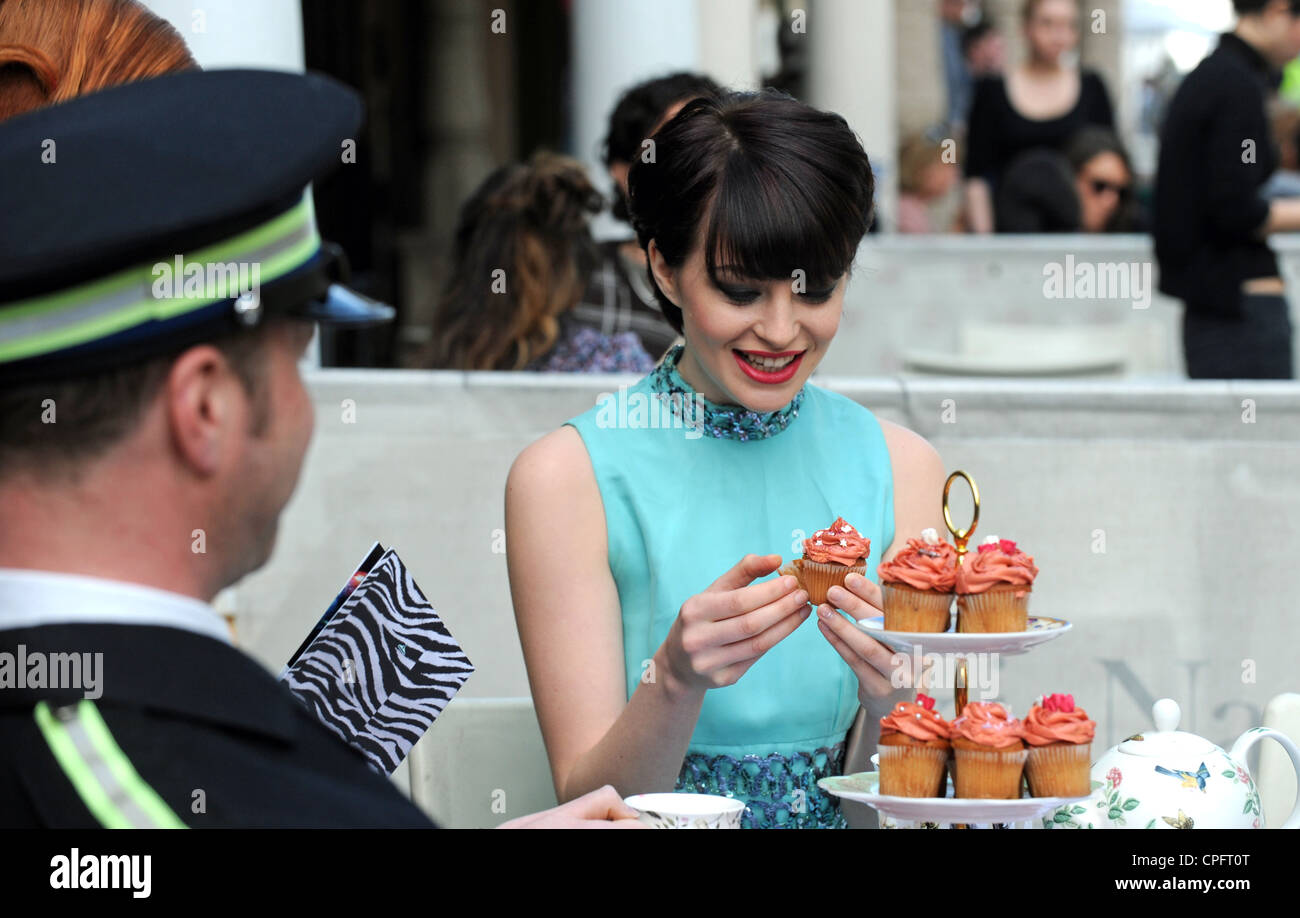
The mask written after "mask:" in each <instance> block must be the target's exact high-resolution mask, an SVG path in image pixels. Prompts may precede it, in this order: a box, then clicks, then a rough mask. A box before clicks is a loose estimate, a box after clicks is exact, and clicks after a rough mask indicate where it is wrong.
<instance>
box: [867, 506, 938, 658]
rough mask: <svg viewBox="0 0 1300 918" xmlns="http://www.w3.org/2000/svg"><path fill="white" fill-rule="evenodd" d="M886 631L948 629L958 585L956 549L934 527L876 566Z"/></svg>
mask: <svg viewBox="0 0 1300 918" xmlns="http://www.w3.org/2000/svg"><path fill="white" fill-rule="evenodd" d="M876 573H877V575H878V576H879V578H880V592H881V596H882V598H883V600H884V608H885V622H884V627H885V630H886V631H910V632H914V633H915V632H920V633H935V632H940V631H947V630H948V624H949V619H950V618H951V614H952V596H953V591H954V589H955V588H956V586H955V585H956V575H957V550H956V549H955V548H953V547H952V545H950V544H949V543H948V542H946V541H944V540H942V539H940V538H939V533H938V531H937V530H935V529H933V528H927V529H924V530H922V531H921V538H919V539H908V540H907V545H906V546H905V547H904V548H903V549H902V550H900V551H899V552H898V553H897V554H896V555H894V558H893V560H892V561H882V562H880V566H879V567H877V568H876Z"/></svg>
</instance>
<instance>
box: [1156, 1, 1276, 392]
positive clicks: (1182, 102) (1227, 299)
mask: <svg viewBox="0 0 1300 918" xmlns="http://www.w3.org/2000/svg"><path fill="white" fill-rule="evenodd" d="M1233 6H1234V7H1235V8H1236V11H1237V15H1238V19H1237V25H1236V28H1235V29H1234V30H1233V31H1232V32H1228V33H1226V34H1224V35H1223V36H1222V37H1221V38H1220V39H1219V44H1218V47H1217V48H1215V50H1214V51H1213V52H1212V53H1211V54H1210V55H1209V56H1207V57H1206V58H1205V60H1203V61H1201V63H1200V64H1198V65H1197V66H1196V69H1195V70H1193V71H1192V72H1191V73H1190V74H1188V75H1187V78H1186V79H1184V80H1183V82H1182V85H1181V86H1180V87H1179V88H1178V91H1177V93H1175V94H1174V98H1173V100H1172V101H1171V102H1170V103H1169V107H1168V110H1167V111H1166V114H1165V121H1164V128H1163V130H1162V131H1161V135H1160V159H1159V165H1158V169H1157V173H1156V191H1155V207H1154V211H1155V212H1154V221H1153V234H1154V236H1155V254H1156V260H1157V262H1158V263H1159V267H1160V282H1159V286H1160V291H1161V292H1162V293H1165V294H1167V295H1169V296H1172V297H1176V298H1178V299H1180V300H1182V301H1183V304H1184V310H1183V354H1184V357H1185V358H1186V362H1187V375H1188V376H1189V377H1191V378H1193V379H1291V378H1292V377H1293V365H1292V364H1293V361H1292V344H1291V338H1292V322H1291V317H1290V309H1289V305H1288V302H1287V298H1286V288H1285V286H1284V284H1283V281H1282V274H1281V271H1280V270H1279V268H1278V263H1277V257H1276V256H1275V255H1274V254H1273V251H1272V249H1270V248H1269V245H1268V241H1267V240H1268V236H1269V235H1270V234H1272V233H1277V232H1295V231H1297V230H1300V200H1296V199H1293V198H1282V199H1277V200H1273V201H1269V200H1267V199H1266V198H1265V197H1264V196H1263V194H1262V193H1261V189H1262V188H1263V187H1264V185H1265V184H1266V183H1267V181H1268V179H1269V177H1270V176H1271V175H1272V174H1273V172H1274V171H1275V170H1276V169H1277V166H1278V154H1277V151H1276V150H1275V149H1274V146H1273V144H1272V142H1271V141H1270V127H1269V119H1268V108H1267V106H1268V104H1269V101H1270V99H1271V97H1272V96H1273V94H1274V92H1275V91H1276V89H1277V86H1278V84H1279V82H1280V79H1281V76H1280V71H1281V68H1282V67H1284V66H1285V65H1286V64H1287V63H1288V62H1289V61H1291V60H1292V59H1294V58H1295V57H1296V55H1297V54H1300V0H1233Z"/></svg>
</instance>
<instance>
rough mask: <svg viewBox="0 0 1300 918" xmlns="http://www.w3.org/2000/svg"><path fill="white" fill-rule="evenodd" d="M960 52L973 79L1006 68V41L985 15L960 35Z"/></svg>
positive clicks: (995, 74) (998, 72)
mask: <svg viewBox="0 0 1300 918" xmlns="http://www.w3.org/2000/svg"><path fill="white" fill-rule="evenodd" d="M961 53H962V57H963V58H964V59H965V61H966V69H967V70H968V71H969V72H970V75H971V78H972V87H973V86H974V83H973V81H974V80H978V79H980V78H981V77H988V76H997V75H999V74H1001V73H1003V72H1004V71H1005V70H1006V69H1007V43H1006V39H1004V38H1003V37H1002V32H1001V31H999V30H998V27H997V25H996V24H995V23H994V22H993V20H992V19H989V18H987V17H985V18H984V19H981V20H979V21H978V22H976V23H975V24H974V25H973V26H970V27H969V28H968V29H966V31H965V32H963V33H962V36H961Z"/></svg>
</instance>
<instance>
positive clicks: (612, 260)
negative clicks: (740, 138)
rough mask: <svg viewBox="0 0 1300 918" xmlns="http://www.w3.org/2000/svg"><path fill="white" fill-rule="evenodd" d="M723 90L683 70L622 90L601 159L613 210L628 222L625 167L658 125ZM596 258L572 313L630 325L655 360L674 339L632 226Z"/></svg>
mask: <svg viewBox="0 0 1300 918" xmlns="http://www.w3.org/2000/svg"><path fill="white" fill-rule="evenodd" d="M721 91H722V89H721V87H719V86H718V84H717V83H715V82H713V80H711V79H709V78H708V77H706V76H703V75H701V74H698V73H690V72H688V71H683V72H680V73H670V74H668V75H667V76H662V77H656V78H654V79H651V80H645V81H644V82H641V83H638V84H636V85H635V86H633V87H631V88H630V89H628V90H626V91H625V92H624V93H623V95H622V96H620V97H619V100H618V103H617V104H616V105H615V106H614V110H613V111H612V112H610V115H609V123H608V125H607V128H606V133H605V140H604V142H603V143H602V144H601V159H602V160H603V161H604V163H605V168H606V170H608V172H609V177H610V180H611V181H613V183H614V192H613V202H614V205H613V214H614V217H615V218H616V219H617V220H619V221H621V222H624V223H626V222H627V221H628V220H629V217H628V212H627V173H628V170H629V169H631V168H632V163H633V162H635V161H636V160H637V159H639V158H640V157H641V155H642V153H643V152H644V148H643V144H644V143H645V142H646V140H648V139H649V138H650V137H652V136H653V135H654V133H655V131H657V130H658V129H659V126H660V125H662V124H664V123H665V122H667V121H668V120H669V119H670V118H672V117H673V115H675V114H677V113H678V112H679V111H681V108H682V106H683V105H685V104H686V103H687V102H689V101H691V100H692V99H697V98H699V97H700V96H716V95H717V94H718V93H720V92H721ZM599 250H600V261H599V262H598V263H597V265H596V267H595V269H594V270H593V271H592V275H591V281H590V283H589V284H588V286H587V290H586V292H585V293H584V294H583V296H582V298H581V299H580V300H579V301H578V305H577V306H575V307H574V308H573V315H574V318H575V319H577V320H579V321H581V322H584V323H586V324H588V325H591V326H592V327H594V328H600V329H604V330H607V331H609V332H622V331H632V332H635V333H636V334H637V336H638V337H639V338H640V339H641V344H642V345H643V346H644V347H645V349H646V351H647V352H649V353H650V355H651V356H652V357H654V358H655V359H656V360H657V359H658V358H659V357H661V356H662V355H663V353H664V352H665V351H666V350H668V348H669V347H670V346H671V345H672V344H673V342H674V341H676V339H677V334H676V332H675V331H674V330H673V328H672V327H671V326H670V325H669V324H668V323H667V322H665V321H664V317H663V315H662V314H661V313H660V312H659V304H658V303H657V302H656V301H655V296H654V291H653V290H652V289H651V287H650V281H649V280H648V279H647V277H646V273H645V253H644V252H642V251H641V247H640V246H639V245H637V242H636V239H635V238H634V236H633V234H632V232H631V230H630V229H629V231H628V234H627V237H626V238H621V239H610V240H608V241H605V242H602V243H600V244H599Z"/></svg>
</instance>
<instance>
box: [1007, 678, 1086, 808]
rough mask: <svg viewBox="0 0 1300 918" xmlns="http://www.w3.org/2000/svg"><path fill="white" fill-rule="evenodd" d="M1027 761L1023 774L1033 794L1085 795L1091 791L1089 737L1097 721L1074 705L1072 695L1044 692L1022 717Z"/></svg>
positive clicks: (1048, 795) (1042, 795) (1039, 795)
mask: <svg viewBox="0 0 1300 918" xmlns="http://www.w3.org/2000/svg"><path fill="white" fill-rule="evenodd" d="M1023 726H1024V735H1025V742H1026V743H1028V744H1029V760H1028V761H1027V762H1025V777H1026V778H1027V779H1028V780H1029V793H1030V794H1032V795H1033V796H1035V797H1086V796H1088V794H1089V793H1091V792H1092V783H1091V775H1090V770H1091V759H1092V738H1093V736H1095V735H1096V733H1097V724H1096V723H1095V722H1094V721H1092V720H1089V719H1088V712H1087V711H1085V710H1084V709H1083V708H1077V707H1075V706H1074V696H1073V695H1047V696H1044V697H1043V698H1040V699H1038V703H1037V704H1035V705H1034V706H1033V707H1032V708H1030V709H1029V713H1028V714H1026V715H1025V720H1024V724H1023Z"/></svg>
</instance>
